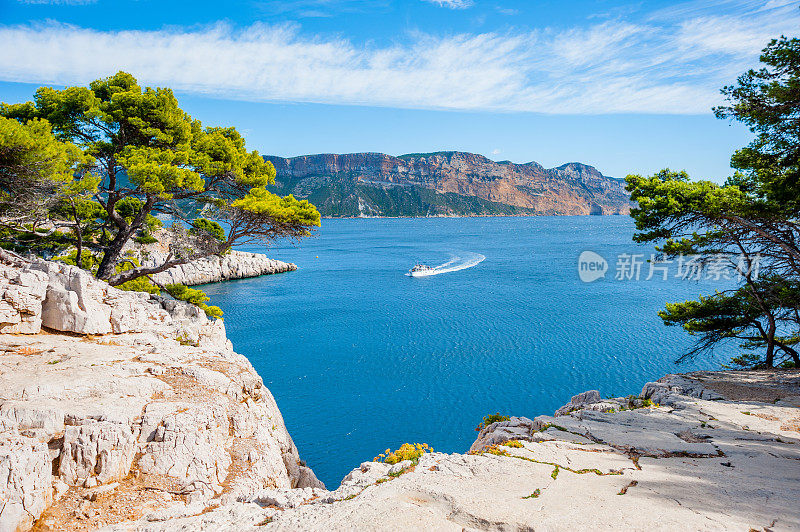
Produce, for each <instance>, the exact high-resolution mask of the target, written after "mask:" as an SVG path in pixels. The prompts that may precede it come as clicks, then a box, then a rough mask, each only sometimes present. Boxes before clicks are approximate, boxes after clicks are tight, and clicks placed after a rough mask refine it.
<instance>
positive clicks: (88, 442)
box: [58, 421, 137, 487]
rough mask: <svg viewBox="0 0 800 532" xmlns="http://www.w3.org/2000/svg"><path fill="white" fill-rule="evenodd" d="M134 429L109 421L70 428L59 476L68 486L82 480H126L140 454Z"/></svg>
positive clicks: (64, 444) (65, 434) (67, 430)
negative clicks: (137, 453) (135, 456)
mask: <svg viewBox="0 0 800 532" xmlns="http://www.w3.org/2000/svg"><path fill="white" fill-rule="evenodd" d="M136 450H137V448H136V437H135V435H134V433H133V431H132V430H131V428H130V426H127V425H122V424H119V423H111V422H107V421H98V422H93V423H88V424H86V425H78V426H68V427H66V429H65V431H64V443H63V448H62V451H61V460H60V464H59V469H58V472H59V475H60V477H61V478H62V480H64V481H65V482H66V483H67V484H70V485H75V484H77V483H78V479H85V483H84V484H85V485H86V486H87V487H93V486H89V484H86V483H87V482H89V481H90V480H94V482H96V483H100V484H104V483H107V482H111V481H114V480H120V479H122V478H123V477H125V476H126V475H127V474H128V472H129V471H130V469H131V465H132V464H133V458H134V455H135V454H136Z"/></svg>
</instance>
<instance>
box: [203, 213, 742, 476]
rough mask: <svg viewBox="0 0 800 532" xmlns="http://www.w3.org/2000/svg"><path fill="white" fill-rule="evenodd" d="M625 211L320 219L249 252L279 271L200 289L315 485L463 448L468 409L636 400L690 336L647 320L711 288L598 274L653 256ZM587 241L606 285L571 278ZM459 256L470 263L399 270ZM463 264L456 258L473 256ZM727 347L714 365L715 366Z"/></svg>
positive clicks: (468, 437)
mask: <svg viewBox="0 0 800 532" xmlns="http://www.w3.org/2000/svg"><path fill="white" fill-rule="evenodd" d="M633 232H634V227H633V223H632V221H631V220H630V219H629V218H627V217H617V216H607V217H599V216H598V217H589V216H586V217H530V218H428V219H334V220H324V221H323V227H322V228H321V230H320V231H319V232H318V234H317V236H316V237H314V238H309V239H305V240H303V241H302V242H301V243H300V244H299V245H293V244H291V243H282V244H281V245H279V246H277V247H272V248H270V249H266V250H264V249H258V248H251V250H253V251H263V252H265V253H267V254H269V256H271V257H273V258H277V259H281V260H286V261H291V262H295V263H296V264H297V265H298V267H299V269H298V270H297V271H296V272H291V273H286V274H281V275H272V276H266V277H261V278H256V279H246V280H240V281H231V282H227V283H220V284H216V285H209V286H206V287H205V288H204V289H205V290H206V292H207V293H208V294H209V295H210V296H211V297H212V303H213V304H215V305H219V306H220V307H222V309H223V310H224V312H225V325H226V327H227V330H228V335H229V337H230V339H231V340H232V342H233V345H234V348H235V349H236V351H238V352H240V353H242V354H244V355H246V356H247V357H248V358H249V359H250V360H251V361H252V363H253V365H254V366H255V368H256V370H258V372H259V373H260V374H261V376H262V377H263V379H264V382H265V384H266V385H267V386H268V387H269V388H270V390H271V391H272V393H273V394H274V396H275V398H276V400H277V402H278V406H279V407H280V409H281V412H282V413H283V416H284V419H285V421H286V425H287V427H288V429H289V432H290V434H291V435H292V437H293V438H294V441H295V443H296V444H297V447H298V449H299V451H300V456H301V457H302V458H304V459H305V460H306V461H307V462H308V464H309V465H310V466H311V467H312V468H313V469H314V471H315V472H316V474H317V476H318V477H319V478H320V479H321V480H322V481H324V482H325V483H326V484H327V485H328V486H329V487H330V488H335V487H337V486H338V484H339V482H340V481H341V479H342V477H343V476H344V475H345V474H346V473H347V472H348V471H350V469H352V468H354V467H357V466H358V464H359V463H361V462H363V461H366V460H371V459H372V458H373V457H374V456H375V455H377V454H378V453H380V452H382V451H383V450H384V449H386V448H387V447H391V448H393V449H394V448H396V447H397V446H399V445H400V444H401V443H403V442H427V443H428V444H430V445H432V446H433V447H434V448H435V449H436V450H440V451H445V452H465V451H466V450H467V449H468V448H469V446H470V444H471V443H472V442H473V441H474V439H475V436H476V433H475V432H474V430H473V429H474V428H475V426H476V425H477V424H478V423H479V422H480V421H481V418H482V416H484V415H486V414H489V413H494V412H501V413H507V414H513V415H521V416H528V417H531V418H532V417H534V416H536V415H539V414H552V412H553V411H554V410H555V409H556V408H558V407H559V406H561V405H563V404H564V403H566V402H568V401H569V399H570V397H571V396H572V395H574V394H576V393H579V392H582V391H585V390H587V389H599V390H600V393H601V394H602V395H603V396H606V395H627V394H630V393H638V392H639V391H640V390H641V387H642V385H643V384H644V383H645V382H647V381H649V380H654V379H657V378H659V377H661V376H663V375H664V374H666V373H670V372H676V371H689V370H693V369H712V368H717V367H719V364H720V360H712V359H710V358H707V357H706V358H702V359H698V360H695V361H693V362H690V363H687V364H683V365H681V366H676V365H675V364H674V360H675V359H676V358H678V356H680V355H681V354H682V353H684V352H685V351H686V349H687V348H688V347H689V346H690V345H691V338H689V337H687V335H686V334H685V333H684V332H683V331H681V330H680V329H677V328H669V327H665V326H664V325H663V324H662V323H661V320H660V319H659V318H658V316H657V315H656V312H657V311H658V310H659V309H661V308H663V305H664V303H665V302H667V301H678V300H685V299H687V298H695V297H697V295H698V294H699V293H709V292H711V291H713V288H714V287H715V286H716V285H715V284H714V283H712V282H711V281H699V282H698V281H687V280H683V279H676V278H674V277H672V276H674V275H675V274H677V273H678V271H677V266H676V265H671V266H670V268H671V269H670V271H669V274H670V276H671V277H670V279H669V280H667V281H663V280H660V276H657V277H656V278H653V279H651V280H649V281H648V280H645V278H646V277H647V273H648V265H647V263H645V264H643V265H642V273H641V278H640V280H639V281H635V280H615V279H614V276H615V266H616V261H617V256H618V255H619V254H621V253H628V254H643V255H646V257H645V259H646V258H648V257H649V255H650V253H651V252H652V251H653V250H652V247H651V246H649V245H648V246H640V245H637V244H634V243H633V242H632V240H631V236H632V235H633ZM586 250H591V251H594V252H597V253H599V254H600V255H602V256H603V257H604V258H605V259H606V260H608V262H609V268H610V269H609V272H608V273H607V274H606V277H605V278H603V279H599V280H597V281H595V282H593V283H584V282H581V280H580V279H579V277H578V269H577V260H578V256H579V255H580V253H581V252H583V251H586ZM476 254H480V255H483V256H485V257H486V258H485V260H484V261H483V262H480V263H479V264H477V265H476V266H474V267H471V268H467V269H462V270H459V271H453V272H450V273H443V274H440V275H434V276H431V277H424V278H411V277H408V276H406V275H405V273H406V271H407V270H408V269H409V268H410V267H411V266H412V265H413V264H414V263H415V262H417V261H422V262H424V263H426V264H428V265H431V266H435V265H439V264H443V263H446V262H448V261H450V260H453V258H454V257H460V259H457V262H456V263H455V264H456V265H457V264H458V263H460V262H463V261H464V260H466V259H470V258H472V259H474V258H475V256H476ZM473 262H474V260H473ZM729 355H730V354H727V356H726V358H730V356H729Z"/></svg>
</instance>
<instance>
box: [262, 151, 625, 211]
mask: <svg viewBox="0 0 800 532" xmlns="http://www.w3.org/2000/svg"><path fill="white" fill-rule="evenodd" d="M265 159H267V160H268V161H270V162H272V164H273V165H274V166H275V170H276V173H277V177H276V186H275V188H276V189H277V191H278V192H280V193H281V194H289V193H291V194H294V195H295V196H296V197H300V198H307V199H308V200H309V201H311V202H312V203H313V204H314V205H316V206H317V208H318V209H319V210H320V213H321V214H322V215H323V216H346V217H355V216H480V215H535V214H547V215H559V214H571V215H575V214H627V213H629V212H630V197H629V195H628V193H627V192H626V191H625V183H624V182H623V181H622V180H619V179H613V178H610V177H606V176H604V175H603V174H601V173H600V172H599V171H598V170H597V169H596V168H594V167H592V166H589V165H586V164H581V163H568V164H564V165H561V166H559V167H556V168H544V167H543V166H542V165H540V164H539V163H536V162H529V163H525V164H515V163H512V162H510V161H500V162H496V161H492V160H491V159H488V158H486V157H484V156H483V155H479V154H475V153H464V152H457V151H445V152H435V153H414V154H408V155H401V156H399V157H394V156H392V155H386V154H384V153H350V154H332V153H330V154H317V155H305V156H301V157H293V158H291V159H286V158H283V157H276V156H266V157H265Z"/></svg>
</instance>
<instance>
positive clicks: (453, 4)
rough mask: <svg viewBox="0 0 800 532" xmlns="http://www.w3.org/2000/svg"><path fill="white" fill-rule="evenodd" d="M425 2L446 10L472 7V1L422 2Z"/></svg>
mask: <svg viewBox="0 0 800 532" xmlns="http://www.w3.org/2000/svg"><path fill="white" fill-rule="evenodd" d="M424 1H425V2H430V3H431V4H436V5H438V6H441V7H446V8H448V9H466V8H468V7H472V5H473V3H474V2H473V1H472V0H424Z"/></svg>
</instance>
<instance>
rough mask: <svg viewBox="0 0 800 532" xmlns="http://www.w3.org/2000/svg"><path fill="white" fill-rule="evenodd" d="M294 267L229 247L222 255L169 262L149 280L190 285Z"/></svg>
mask: <svg viewBox="0 0 800 532" xmlns="http://www.w3.org/2000/svg"><path fill="white" fill-rule="evenodd" d="M296 269H297V266H296V265H294V264H292V263H291V262H282V261H279V260H274V259H270V258H269V257H267V256H266V255H262V254H260V253H248V252H246V251H231V252H230V253H228V254H227V255H224V256H222V257H218V256H216V255H215V256H212V257H206V258H203V259H198V260H195V261H192V262H189V263H187V264H181V265H179V266H173V267H172V268H170V269H169V270H167V271H164V272H161V273H157V274H155V275H153V276H152V277H153V280H155V281H156V282H157V283H159V284H161V285H167V284H174V283H180V284H185V285H187V286H193V285H198V284H206V283H217V282H220V281H230V280H232V279H246V278H249V277H258V276H260V275H271V274H273V273H283V272H290V271H294V270H296Z"/></svg>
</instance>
